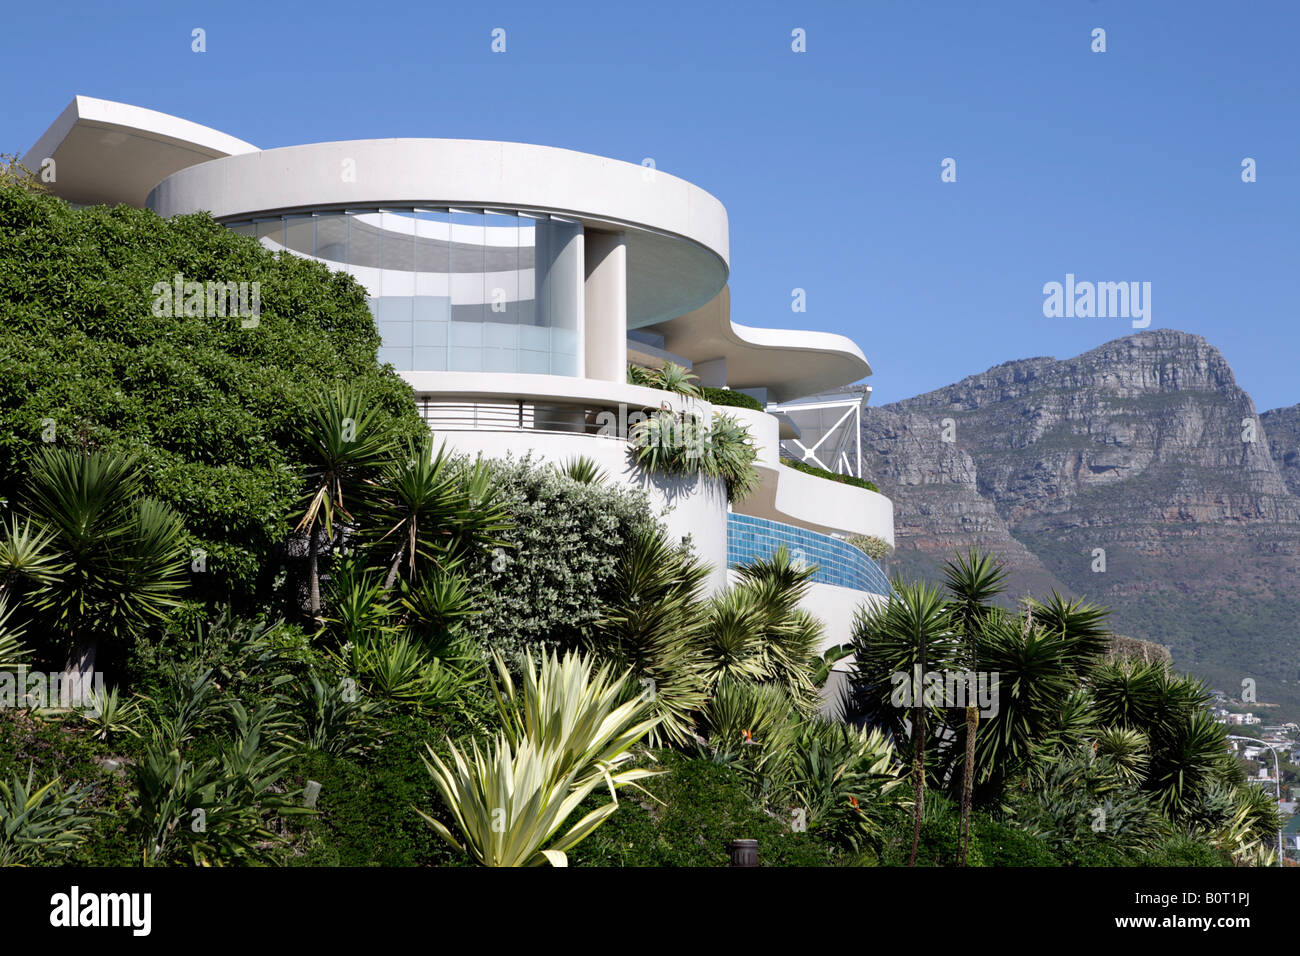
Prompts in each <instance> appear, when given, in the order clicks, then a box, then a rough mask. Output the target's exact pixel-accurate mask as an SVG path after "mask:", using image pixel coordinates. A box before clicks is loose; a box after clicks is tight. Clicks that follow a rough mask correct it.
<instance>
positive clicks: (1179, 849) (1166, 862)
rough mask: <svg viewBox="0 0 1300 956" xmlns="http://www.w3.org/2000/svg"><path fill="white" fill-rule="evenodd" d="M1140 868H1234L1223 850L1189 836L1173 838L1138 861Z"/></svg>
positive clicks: (1158, 845) (1157, 846) (1143, 855)
mask: <svg viewBox="0 0 1300 956" xmlns="http://www.w3.org/2000/svg"><path fill="white" fill-rule="evenodd" d="M1137 862H1138V865H1140V866H1178V867H1183V866H1232V858H1231V857H1230V856H1229V855H1228V854H1227V853H1226V852H1224V851H1223V850H1220V849H1218V848H1217V847H1214V846H1211V845H1210V844H1208V843H1205V842H1204V841H1201V840H1196V839H1193V838H1192V837H1188V836H1171V837H1169V838H1168V839H1166V840H1163V841H1161V842H1160V843H1159V844H1157V845H1156V846H1155V847H1154V848H1153V849H1152V850H1150V851H1149V852H1147V853H1144V854H1142V855H1141V856H1139V857H1138V859H1137Z"/></svg>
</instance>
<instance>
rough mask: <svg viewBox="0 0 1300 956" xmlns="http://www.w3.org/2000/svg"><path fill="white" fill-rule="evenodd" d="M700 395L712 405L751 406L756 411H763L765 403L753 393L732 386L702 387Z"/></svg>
mask: <svg viewBox="0 0 1300 956" xmlns="http://www.w3.org/2000/svg"><path fill="white" fill-rule="evenodd" d="M700 397H701V398H703V399H704V400H705V401H706V402H708V403H709V404H710V405H726V406H729V407H731V408H750V409H753V410H754V411H756V412H761V411H763V403H762V402H760V401H759V400H758V399H756V398H755V397H754V396H753V395H746V394H745V393H744V392H737V391H735V390H734V389H730V388H708V387H705V388H701V389H700Z"/></svg>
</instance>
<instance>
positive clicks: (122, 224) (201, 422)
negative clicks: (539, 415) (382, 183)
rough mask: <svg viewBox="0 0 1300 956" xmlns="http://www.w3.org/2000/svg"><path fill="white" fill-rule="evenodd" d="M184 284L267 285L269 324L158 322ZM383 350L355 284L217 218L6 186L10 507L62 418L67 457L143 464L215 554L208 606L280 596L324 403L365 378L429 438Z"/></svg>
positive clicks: (205, 576)
mask: <svg viewBox="0 0 1300 956" xmlns="http://www.w3.org/2000/svg"><path fill="white" fill-rule="evenodd" d="M178 274H179V275H181V276H183V278H184V280H185V281H187V282H200V283H205V282H208V281H214V282H216V281H220V282H227V281H233V282H248V283H253V282H257V283H260V315H259V316H258V321H257V324H256V325H255V326H248V327H245V325H244V321H243V319H241V317H240V316H239V315H234V316H226V317H217V318H205V317H203V316H201V315H180V316H170V317H169V316H159V315H155V314H154V309H153V305H154V301H155V299H156V297H157V296H156V294H155V293H154V292H153V288H154V285H155V284H156V283H159V282H163V283H171V282H173V280H174V277H175V276H176V275H178ZM160 311H161V310H160ZM378 346H379V334H378V331H377V329H376V327H375V321H374V319H373V317H372V316H371V313H370V311H369V309H368V308H367V307H366V293H365V290H364V289H363V288H362V286H361V285H360V284H358V283H357V282H356V280H354V279H353V278H352V277H350V276H348V275H345V274H342V273H332V272H330V271H329V269H328V268H327V267H326V266H324V265H323V264H321V263H317V262H311V261H308V260H306V259H303V258H301V257H297V256H294V255H291V254H282V255H276V254H273V253H271V252H268V251H267V250H266V249H264V248H263V247H262V246H261V245H260V244H259V243H258V242H257V241H256V240H255V239H252V238H249V237H245V236H239V235H236V234H234V233H233V232H231V231H230V230H228V229H226V228H225V227H224V226H221V225H219V224H217V223H216V222H214V221H213V220H212V218H211V217H210V216H208V215H207V214H206V213H201V214H195V215H189V216H178V217H175V218H172V219H169V220H163V219H160V218H158V216H156V215H155V214H154V213H152V212H149V211H146V210H139V209H131V208H128V207H127V206H116V207H112V208H109V207H105V206H95V207H89V208H85V209H77V210H74V209H72V208H71V207H70V206H69V205H68V204H67V203H65V202H64V201H62V200H60V199H58V198H56V197H53V196H49V195H39V194H36V193H32V192H29V191H27V190H25V189H23V188H20V187H17V186H14V185H0V498H8V499H9V500H10V501H13V500H16V499H17V497H18V495H17V492H18V490H19V489H20V488H21V487H22V485H23V483H24V481H25V480H26V477H27V472H28V462H29V461H30V460H31V458H32V454H33V452H34V450H35V449H36V448H38V447H40V446H41V445H42V437H43V433H45V434H49V431H48V429H49V421H52V422H53V429H54V431H53V438H54V442H55V444H56V445H58V446H63V447H69V446H71V447H79V448H80V447H86V448H103V449H105V450H110V451H119V452H124V453H135V454H137V455H138V456H139V459H140V462H141V465H142V467H143V470H144V473H145V488H144V491H145V492H146V493H147V494H148V495H149V496H151V497H153V498H156V499H158V500H160V501H162V502H163V503H165V504H167V505H170V506H171V507H172V508H173V509H174V510H175V511H177V512H178V513H180V515H181V516H182V518H183V520H184V523H185V527H186V530H187V531H188V534H189V536H190V540H189V545H190V546H191V547H194V548H199V549H201V550H202V551H203V552H205V557H204V562H203V563H204V568H205V570H204V571H203V572H202V573H195V574H193V575H191V580H192V583H193V584H194V586H195V587H197V588H199V589H200V590H201V591H202V592H203V593H204V594H205V595H208V596H219V597H227V596H228V597H229V599H231V600H232V601H234V602H235V603H236V604H241V605H242V604H248V603H251V602H253V601H254V600H257V599H265V598H266V597H267V596H268V594H269V593H270V589H271V585H272V581H273V579H274V578H275V576H276V573H277V571H278V568H277V563H276V562H275V561H273V560H268V556H269V555H270V554H272V552H273V550H274V548H275V546H276V545H277V544H278V543H279V542H281V541H282V540H283V539H284V538H285V536H286V534H287V532H288V530H289V515H290V513H291V512H292V510H293V508H294V506H295V504H296V503H297V500H298V496H299V494H300V493H301V477H300V473H299V470H300V466H302V465H303V464H304V463H305V459H304V448H303V447H302V444H301V440H300V437H299V435H298V434H297V431H296V427H297V426H298V425H299V424H300V423H301V422H302V421H303V418H304V415H305V411H306V408H307V405H308V403H309V401H310V399H311V398H312V396H314V395H316V394H317V393H318V392H320V391H321V390H323V389H326V388H328V387H330V386H332V385H334V384H335V383H337V382H343V381H350V382H356V383H358V385H359V387H360V388H361V389H362V390H363V391H364V392H365V393H366V394H367V395H369V396H370V397H371V398H372V400H373V401H374V402H375V403H376V404H377V405H378V406H379V407H381V408H382V409H383V414H384V415H385V416H386V417H388V418H389V419H391V420H392V421H393V422H394V423H395V425H396V426H397V427H398V428H399V430H400V431H401V432H402V433H403V434H405V435H409V436H412V437H413V436H415V435H417V434H419V433H420V432H421V431H422V430H423V426H422V424H421V422H420V420H419V417H418V415H417V413H416V409H415V403H414V401H413V397H412V392H411V389H410V386H409V385H407V384H405V383H404V382H403V381H402V380H401V378H400V377H399V376H398V375H397V374H396V373H395V372H393V371H392V370H391V369H388V368H381V367H380V366H379V365H378V364H377V361H376V350H377V348H378ZM187 550H188V549H187Z"/></svg>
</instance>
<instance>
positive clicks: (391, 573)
mask: <svg viewBox="0 0 1300 956" xmlns="http://www.w3.org/2000/svg"><path fill="white" fill-rule="evenodd" d="M401 569H402V550H401V548H398V549H397V553H396V554H394V555H393V563H392V564H390V565H389V566H388V577H386V578H384V590H385V591H391V590H392V589H393V585H394V584H396V583H397V572H398V571H400V570H401Z"/></svg>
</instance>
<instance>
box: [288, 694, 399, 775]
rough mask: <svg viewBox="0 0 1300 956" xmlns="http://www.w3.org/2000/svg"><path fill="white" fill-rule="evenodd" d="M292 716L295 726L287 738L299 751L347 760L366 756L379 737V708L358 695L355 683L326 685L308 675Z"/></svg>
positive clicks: (379, 705)
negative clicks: (294, 718)
mask: <svg viewBox="0 0 1300 956" xmlns="http://www.w3.org/2000/svg"><path fill="white" fill-rule="evenodd" d="M295 713H297V714H298V715H299V724H298V726H297V728H296V729H295V731H294V736H292V737H290V738H289V739H290V740H291V741H292V742H293V743H294V744H295V745H296V746H298V747H300V748H302V749H303V750H311V751H316V752H318V753H326V754H333V755H335V756H339V757H350V756H356V755H359V754H364V753H366V752H367V751H368V750H370V749H371V748H372V747H373V746H375V744H376V743H378V742H379V741H380V740H381V739H382V738H383V734H384V732H383V730H382V728H381V727H379V725H378V723H377V718H378V717H379V716H380V715H381V714H382V713H383V706H382V705H381V704H380V703H379V702H378V701H375V700H372V699H370V698H368V697H363V696H362V695H361V694H360V693H358V688H357V687H356V684H355V681H353V683H352V684H346V683H345V682H344V681H342V680H340V681H337V682H334V683H328V682H326V681H324V680H322V679H321V678H320V677H319V676H318V675H316V674H311V675H309V676H308V681H307V684H306V687H305V689H304V691H303V693H302V695H301V698H300V700H299V703H298V706H297V707H296V708H295Z"/></svg>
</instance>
